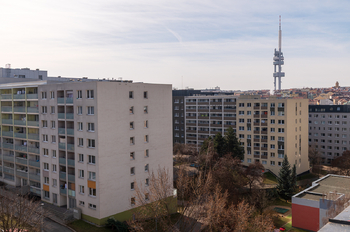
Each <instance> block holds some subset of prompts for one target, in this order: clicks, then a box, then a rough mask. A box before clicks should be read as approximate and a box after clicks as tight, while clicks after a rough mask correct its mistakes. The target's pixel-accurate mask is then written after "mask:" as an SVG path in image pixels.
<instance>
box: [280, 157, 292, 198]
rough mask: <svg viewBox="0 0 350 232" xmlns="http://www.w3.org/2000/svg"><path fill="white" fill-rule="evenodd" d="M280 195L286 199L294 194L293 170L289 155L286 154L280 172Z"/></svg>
mask: <svg viewBox="0 0 350 232" xmlns="http://www.w3.org/2000/svg"><path fill="white" fill-rule="evenodd" d="M277 180H278V185H277V192H278V195H279V196H280V197H281V198H283V199H284V200H290V199H291V197H292V195H293V192H294V191H293V184H292V171H291V169H290V164H289V162H288V158H287V155H284V159H283V162H282V167H281V169H280V171H279V173H278V178H277Z"/></svg>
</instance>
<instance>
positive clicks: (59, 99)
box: [57, 97, 73, 104]
mask: <svg viewBox="0 0 350 232" xmlns="http://www.w3.org/2000/svg"><path fill="white" fill-rule="evenodd" d="M64 99H66V102H64ZM64 103H66V104H73V98H71V97H68V98H63V97H59V98H57V104H64Z"/></svg>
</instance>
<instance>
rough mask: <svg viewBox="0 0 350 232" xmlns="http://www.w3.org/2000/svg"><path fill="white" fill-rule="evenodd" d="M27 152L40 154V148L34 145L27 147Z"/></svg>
mask: <svg viewBox="0 0 350 232" xmlns="http://www.w3.org/2000/svg"><path fill="white" fill-rule="evenodd" d="M28 152H31V153H35V154H40V149H39V148H36V147H28Z"/></svg>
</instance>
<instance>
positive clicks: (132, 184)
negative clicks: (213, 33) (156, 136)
mask: <svg viewBox="0 0 350 232" xmlns="http://www.w3.org/2000/svg"><path fill="white" fill-rule="evenodd" d="M130 189H131V190H135V182H131V183H130Z"/></svg>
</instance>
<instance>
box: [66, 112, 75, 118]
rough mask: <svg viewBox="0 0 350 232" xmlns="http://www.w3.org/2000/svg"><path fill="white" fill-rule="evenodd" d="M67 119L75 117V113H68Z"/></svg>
mask: <svg viewBox="0 0 350 232" xmlns="http://www.w3.org/2000/svg"><path fill="white" fill-rule="evenodd" d="M66 119H74V114H73V113H66Z"/></svg>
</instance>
